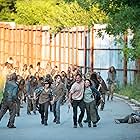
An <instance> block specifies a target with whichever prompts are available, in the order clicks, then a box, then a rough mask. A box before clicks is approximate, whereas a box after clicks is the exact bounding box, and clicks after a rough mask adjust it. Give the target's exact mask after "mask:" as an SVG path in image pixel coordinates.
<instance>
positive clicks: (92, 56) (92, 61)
mask: <svg viewBox="0 0 140 140" xmlns="http://www.w3.org/2000/svg"><path fill="white" fill-rule="evenodd" d="M91 42H92V44H91V50H90V51H91V54H90V67H91V72H93V69H94V26H93V27H92V29H91Z"/></svg>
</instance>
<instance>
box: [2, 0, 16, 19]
mask: <svg viewBox="0 0 140 140" xmlns="http://www.w3.org/2000/svg"><path fill="white" fill-rule="evenodd" d="M15 4H16V0H0V21H13V20H14V13H15V12H16V8H15Z"/></svg>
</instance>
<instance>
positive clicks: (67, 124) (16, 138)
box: [0, 99, 140, 140]
mask: <svg viewBox="0 0 140 140" xmlns="http://www.w3.org/2000/svg"><path fill="white" fill-rule="evenodd" d="M21 111H22V112H21V116H20V117H17V118H16V126H17V128H16V129H8V128H7V127H6V124H7V121H8V114H6V115H5V116H4V118H3V119H2V121H1V122H0V140H140V124H139V123H137V124H115V123H114V118H120V117H123V116H125V115H127V114H130V113H131V112H132V110H131V108H130V107H129V106H128V105H127V104H126V103H124V102H123V101H121V100H118V99H115V100H114V101H113V102H112V101H108V102H106V106H105V110H104V111H99V114H100V116H101V120H100V122H99V124H98V127H97V128H88V127H87V124H84V127H83V128H77V129H76V128H73V126H72V111H71V110H70V112H69V113H67V106H66V105H64V106H62V107H61V112H62V115H61V124H60V125H58V124H57V125H56V124H54V123H53V122H52V120H53V114H52V113H51V112H50V113H49V121H48V124H49V125H48V126H42V125H41V124H40V116H39V114H37V115H33V114H32V115H30V116H29V115H26V108H25V107H24V108H23V109H22V110H21Z"/></svg>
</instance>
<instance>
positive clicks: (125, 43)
mask: <svg viewBox="0 0 140 140" xmlns="http://www.w3.org/2000/svg"><path fill="white" fill-rule="evenodd" d="M127 41H128V38H127V34H126V33H125V35H124V48H127ZM123 75H124V76H123V82H124V85H125V86H126V85H127V54H126V53H124V62H123Z"/></svg>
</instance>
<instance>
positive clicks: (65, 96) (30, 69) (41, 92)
mask: <svg viewBox="0 0 140 140" xmlns="http://www.w3.org/2000/svg"><path fill="white" fill-rule="evenodd" d="M1 73H2V75H3V77H4V79H5V84H4V89H3V99H2V103H1V110H0V120H1V119H2V117H3V116H4V114H5V113H6V112H7V110H9V114H10V118H9V122H8V124H7V127H9V128H16V127H15V124H14V123H15V117H16V116H20V115H21V113H20V112H21V110H20V108H22V107H23V103H24V102H25V103H26V104H27V115H31V114H32V113H33V114H36V113H37V111H39V113H40V119H41V124H42V125H48V113H49V112H50V111H51V112H53V114H54V119H53V122H54V123H56V124H60V123H61V121H60V120H61V119H60V116H61V110H60V108H61V106H62V105H64V104H65V103H66V104H68V107H70V106H71V107H72V110H73V127H74V128H77V126H79V127H83V124H82V122H83V118H84V115H85V113H86V116H87V118H86V120H84V122H85V123H87V124H88V127H92V126H93V127H97V122H98V121H99V120H100V116H99V114H98V109H100V110H103V109H104V105H105V94H107V100H109V99H110V96H111V100H113V92H114V90H115V88H114V87H115V82H116V70H115V68H114V67H113V66H111V67H110V68H109V71H108V79H107V83H108V86H107V85H106V82H105V81H104V80H103V78H102V77H101V75H100V73H96V72H90V71H89V72H87V73H86V74H85V75H84V74H82V71H81V70H80V69H79V67H77V66H73V67H68V70H67V71H61V72H60V71H59V70H58V67H57V66H55V67H54V68H51V67H50V64H47V67H46V69H43V68H41V63H40V62H38V63H37V65H36V66H35V67H34V66H33V65H29V66H28V65H27V64H24V66H23V68H19V67H14V64H13V60H12V58H10V60H9V61H8V62H6V63H5V64H4V65H2V66H1ZM78 107H79V108H80V115H79V116H78V114H79V113H78V111H79V110H78ZM99 107H100V108H99Z"/></svg>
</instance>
